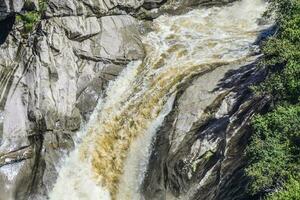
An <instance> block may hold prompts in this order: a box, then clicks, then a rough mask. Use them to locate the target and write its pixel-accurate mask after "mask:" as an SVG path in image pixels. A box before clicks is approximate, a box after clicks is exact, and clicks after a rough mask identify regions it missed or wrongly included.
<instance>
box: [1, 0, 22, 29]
mask: <svg viewBox="0 0 300 200" xmlns="http://www.w3.org/2000/svg"><path fill="white" fill-rule="evenodd" d="M24 2H25V0H0V20H2V19H4V18H6V17H7V16H8V15H10V14H11V13H15V12H20V11H21V9H22V8H23V5H24ZM1 31H2V30H1Z"/></svg>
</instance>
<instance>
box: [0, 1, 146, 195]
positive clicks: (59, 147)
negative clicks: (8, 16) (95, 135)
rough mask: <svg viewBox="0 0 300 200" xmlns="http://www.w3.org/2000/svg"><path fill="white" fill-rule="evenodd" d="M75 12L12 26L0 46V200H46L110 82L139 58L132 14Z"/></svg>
mask: <svg viewBox="0 0 300 200" xmlns="http://www.w3.org/2000/svg"><path fill="white" fill-rule="evenodd" d="M57 2H59V3H57V6H59V5H60V4H62V3H63V2H64V1H57ZM76 2H77V1H76ZM50 3H51V2H50ZM66 3H68V2H67V1H66ZM59 9H60V11H61V12H65V14H64V15H66V14H69V15H72V13H67V11H66V10H69V9H66V10H65V8H64V7H63V5H62V7H59ZM73 14H74V13H73ZM77 15H79V14H74V16H69V17H50V18H48V19H44V20H42V21H41V22H40V24H39V25H38V26H37V29H36V30H35V31H34V32H33V33H32V34H30V35H26V36H24V35H23V33H22V32H21V31H19V29H18V25H16V26H14V27H13V29H12V30H11V31H10V33H9V35H7V38H6V39H5V42H4V43H3V44H2V45H1V48H0V61H1V62H0V63H1V67H0V77H1V86H0V94H1V107H0V114H1V115H0V116H1V118H0V123H1V124H0V125H1V133H0V136H1V140H0V141H1V146H0V185H1V187H0V193H1V196H0V199H1V200H10V199H35V200H37V199H45V194H46V193H47V192H48V190H50V189H51V187H52V184H53V182H54V181H55V179H56V176H57V169H56V168H57V167H58V166H59V163H58V162H59V158H60V157H61V156H62V155H64V154H65V153H66V152H68V151H70V150H71V149H72V148H73V146H74V142H73V139H74V137H75V133H76V131H77V130H79V128H80V126H81V122H85V121H86V120H88V118H89V115H90V113H91V112H92V111H93V109H94V107H95V105H96V103H97V100H98V99H99V97H100V96H101V95H103V89H104V88H105V87H106V84H107V82H108V81H109V80H112V79H114V78H115V77H116V76H117V75H118V73H119V72H120V71H121V70H122V69H123V68H124V67H125V66H126V64H127V63H128V62H130V61H132V60H136V59H142V58H143V55H144V52H143V47H142V45H141V43H140V40H139V31H138V26H137V20H136V19H134V18H133V17H131V16H129V15H126V14H124V15H115V16H103V17H98V16H88V14H86V15H80V16H77Z"/></svg>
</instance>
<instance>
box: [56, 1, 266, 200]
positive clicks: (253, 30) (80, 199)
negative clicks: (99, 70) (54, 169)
mask: <svg viewBox="0 0 300 200" xmlns="http://www.w3.org/2000/svg"><path fill="white" fill-rule="evenodd" d="M265 9H266V4H265V3H264V2H263V1H262V0H242V1H239V2H236V3H234V4H232V5H230V6H227V7H213V8H209V9H196V10H193V11H191V12H189V13H186V14H184V15H180V16H161V17H159V18H158V19H156V20H154V27H153V29H154V31H153V32H150V33H149V34H147V35H146V36H145V37H144V38H143V43H144V45H145V48H146V58H145V59H144V61H143V62H133V63H130V64H129V65H128V66H127V68H126V69H125V71H123V72H122V73H121V75H120V76H119V77H118V78H117V79H116V80H115V81H114V82H112V83H110V85H109V87H108V89H107V97H106V98H105V99H104V100H103V102H101V103H99V104H101V105H100V106H98V109H96V110H95V112H94V116H95V117H94V119H93V120H92V122H90V123H89V125H88V127H87V131H86V134H83V141H82V143H81V144H80V145H78V147H77V148H76V150H75V151H74V152H73V153H72V154H71V155H70V157H69V158H68V159H66V162H65V165H64V166H63V167H62V169H61V171H60V173H59V177H58V180H57V183H56V185H55V187H54V189H53V191H52V192H51V193H50V199H51V200H68V199H72V200H94V199H97V200H110V199H111V200H115V199H119V200H141V199H143V197H142V194H140V192H139V187H140V184H141V182H142V181H143V178H144V172H145V170H146V167H147V164H148V159H149V156H150V153H151V141H152V140H153V137H154V136H155V132H156V130H157V129H158V128H159V126H160V125H161V123H162V121H163V119H164V117H165V116H166V115H167V114H168V113H169V112H170V110H171V108H172V103H173V100H174V93H176V91H177V88H178V87H179V86H180V84H182V83H184V82H185V81H188V80H190V78H191V77H192V76H193V75H196V74H199V73H205V72H207V71H209V70H212V69H214V68H216V67H220V66H222V65H226V64H231V63H233V62H239V61H242V60H245V59H247V58H248V57H249V55H250V54H251V53H252V52H253V51H254V50H255V49H256V48H257V47H256V46H255V45H254V42H255V40H256V38H257V36H258V34H259V31H260V30H262V29H264V28H266V27H265V26H263V25H259V24H258V19H259V18H260V17H261V15H262V14H263V12H264V11H265ZM172 95H173V96H172Z"/></svg>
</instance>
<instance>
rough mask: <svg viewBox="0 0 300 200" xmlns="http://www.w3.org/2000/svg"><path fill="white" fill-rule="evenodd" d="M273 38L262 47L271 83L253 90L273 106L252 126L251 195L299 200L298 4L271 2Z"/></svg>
mask: <svg viewBox="0 0 300 200" xmlns="http://www.w3.org/2000/svg"><path fill="white" fill-rule="evenodd" d="M271 10H273V11H275V13H276V23H277V28H278V30H277V32H276V34H275V35H274V36H273V37H271V38H270V39H269V40H267V41H266V42H265V44H264V45H263V47H262V51H263V53H264V55H265V56H264V59H263V62H262V65H263V66H264V67H266V68H267V69H268V70H269V71H270V75H269V77H268V78H267V79H266V80H265V81H264V83H262V84H261V85H260V86H258V87H257V88H256V89H255V90H256V91H258V93H260V94H263V95H269V96H270V97H272V99H273V102H274V106H273V107H272V108H271V109H270V110H269V112H268V113H267V114H265V115H257V116H256V117H255V118H254V120H253V121H252V125H253V136H252V139H251V142H250V144H249V146H248V148H247V155H248V156H249V166H248V167H247V169H246V174H247V175H248V176H249V177H250V179H251V182H250V184H249V192H250V193H251V194H253V195H257V194H267V195H264V196H265V198H266V199H268V200H299V199H300V194H299V193H300V182H299V177H300V167H299V166H300V0H271Z"/></svg>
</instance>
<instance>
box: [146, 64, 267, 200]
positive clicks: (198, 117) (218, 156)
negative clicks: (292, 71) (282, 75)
mask: <svg viewBox="0 0 300 200" xmlns="http://www.w3.org/2000/svg"><path fill="white" fill-rule="evenodd" d="M264 77H265V72H264V70H261V69H259V70H257V67H256V64H255V63H254V62H250V63H248V64H247V65H245V66H224V67H221V68H218V69H216V70H214V71H212V72H210V73H208V74H205V75H203V76H200V77H197V78H196V79H195V80H193V81H192V82H191V83H190V84H189V85H188V86H186V87H184V88H183V89H182V93H181V94H180V95H178V97H177V101H176V105H175V106H174V109H173V111H172V113H171V114H170V115H169V116H168V117H167V118H166V119H165V122H164V125H163V126H162V127H163V128H161V130H160V131H159V132H158V138H157V139H156V142H155V143H154V147H155V149H154V151H153V153H152V156H151V159H150V165H149V169H148V172H147V174H146V178H145V181H144V184H143V185H144V186H143V192H144V194H145V197H146V199H149V200H150V199H177V198H178V199H185V200H189V199H190V200H195V199H197V200H198V199H199V200H209V199H217V200H233V199H240V200H241V199H247V196H246V195H245V194H246V192H245V186H246V185H247V182H248V179H247V178H246V177H245V176H244V171H243V167H244V166H245V164H246V162H245V161H246V160H245V159H246V158H245V156H244V150H245V147H246V144H247V142H248V140H249V136H250V134H251V131H250V129H249V121H250V119H251V117H252V116H253V114H254V113H256V112H259V111H261V110H263V109H264V107H266V106H268V98H262V97H256V96H253V94H251V92H250V91H249V86H251V85H253V84H256V83H258V82H260V81H261V80H263V79H264Z"/></svg>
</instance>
